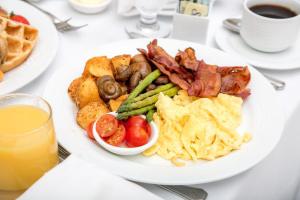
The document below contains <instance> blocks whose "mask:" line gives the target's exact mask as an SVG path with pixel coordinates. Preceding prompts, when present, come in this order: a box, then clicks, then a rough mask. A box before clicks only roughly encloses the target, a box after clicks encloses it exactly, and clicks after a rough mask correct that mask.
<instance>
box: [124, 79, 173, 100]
mask: <svg viewBox="0 0 300 200" xmlns="http://www.w3.org/2000/svg"><path fill="white" fill-rule="evenodd" d="M173 86H174V84H173V83H168V84H166V85H161V86H159V87H157V88H155V89H154V90H151V91H149V92H146V93H144V94H140V95H139V96H137V97H135V98H134V99H132V100H131V101H129V102H128V103H131V102H137V101H141V100H143V99H145V98H147V97H150V96H153V95H155V94H159V93H160V92H163V91H165V90H168V89H170V88H172V87H173ZM128 103H127V104H128Z"/></svg>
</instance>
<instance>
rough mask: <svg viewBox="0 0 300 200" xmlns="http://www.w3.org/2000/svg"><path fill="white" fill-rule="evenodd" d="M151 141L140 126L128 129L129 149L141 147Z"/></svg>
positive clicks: (127, 140)
mask: <svg viewBox="0 0 300 200" xmlns="http://www.w3.org/2000/svg"><path fill="white" fill-rule="evenodd" d="M148 140H149V136H148V133H147V131H146V130H145V129H144V128H142V127H138V126H132V127H129V128H128V129H127V133H126V142H127V145H128V146H129V147H139V146H142V145H144V144H146V143H147V142H148Z"/></svg>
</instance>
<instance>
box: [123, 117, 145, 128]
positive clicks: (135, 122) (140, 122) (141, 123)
mask: <svg viewBox="0 0 300 200" xmlns="http://www.w3.org/2000/svg"><path fill="white" fill-rule="evenodd" d="M147 124H148V123H147V121H146V120H145V119H144V118H142V117H141V116H132V117H130V118H129V119H128V120H127V121H126V128H130V127H133V126H138V127H141V128H144V129H146V128H147Z"/></svg>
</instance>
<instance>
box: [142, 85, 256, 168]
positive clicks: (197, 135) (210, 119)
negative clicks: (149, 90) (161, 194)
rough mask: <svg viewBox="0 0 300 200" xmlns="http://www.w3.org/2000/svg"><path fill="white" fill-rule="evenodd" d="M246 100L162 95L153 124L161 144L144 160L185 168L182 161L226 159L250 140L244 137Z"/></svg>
mask: <svg viewBox="0 0 300 200" xmlns="http://www.w3.org/2000/svg"><path fill="white" fill-rule="evenodd" d="M242 103H243V100H242V99H241V98H239V97H235V96H231V95H226V94H221V93H220V94H219V95H218V96H217V97H214V98H198V97H190V96H188V95H187V92H186V91H184V90H181V91H179V93H178V95H176V96H175V97H174V98H173V99H171V98H170V97H168V96H165V95H163V94H162V93H161V94H160V96H159V99H158V101H157V103H156V107H157V112H156V113H155V114H154V121H155V123H156V124H157V126H158V128H159V134H160V135H159V139H158V142H157V143H156V144H155V145H154V146H152V147H151V148H150V149H148V150H146V151H144V153H143V154H144V155H145V156H151V155H154V154H158V155H159V156H161V157H163V158H165V159H168V160H171V161H172V162H173V163H174V164H175V165H177V166H182V165H184V164H185V163H184V162H182V161H180V159H182V160H197V159H204V160H214V159H216V158H218V157H221V156H225V155H227V154H229V153H230V152H231V151H233V150H236V149H239V148H240V146H241V145H242V144H243V143H245V142H248V141H249V140H250V139H251V135H250V134H244V135H243V136H241V135H240V134H239V133H238V132H237V130H236V129H237V128H238V127H239V125H240V123H241V109H242Z"/></svg>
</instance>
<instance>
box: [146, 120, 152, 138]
mask: <svg viewBox="0 0 300 200" xmlns="http://www.w3.org/2000/svg"><path fill="white" fill-rule="evenodd" d="M146 131H147V133H148V136H149V137H150V136H151V133H152V128H151V126H150V124H149V123H147V126H146Z"/></svg>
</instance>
